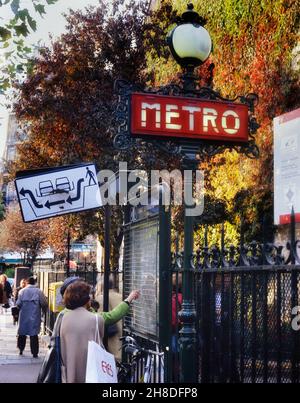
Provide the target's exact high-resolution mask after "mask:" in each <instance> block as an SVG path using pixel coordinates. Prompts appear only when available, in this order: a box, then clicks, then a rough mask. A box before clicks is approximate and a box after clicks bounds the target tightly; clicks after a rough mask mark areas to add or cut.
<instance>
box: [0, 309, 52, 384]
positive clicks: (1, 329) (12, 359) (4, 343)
mask: <svg viewBox="0 0 300 403" xmlns="http://www.w3.org/2000/svg"><path fill="white" fill-rule="evenodd" d="M17 328H18V327H17V325H15V326H14V324H13V319H12V315H11V312H10V309H7V310H2V312H0V383H34V382H36V379H37V374H38V372H39V369H40V366H41V364H42V362H43V358H44V356H45V352H46V347H45V346H44V345H43V344H42V343H41V340H40V351H39V358H33V357H32V354H31V352H30V342H29V337H27V342H26V348H25V350H24V352H23V355H21V356H20V355H19V350H18V349H17V337H16V335H17Z"/></svg>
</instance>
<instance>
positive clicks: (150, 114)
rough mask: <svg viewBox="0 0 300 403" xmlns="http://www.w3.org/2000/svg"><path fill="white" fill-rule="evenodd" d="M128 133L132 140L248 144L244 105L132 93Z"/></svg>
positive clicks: (246, 107) (246, 113) (245, 108)
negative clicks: (143, 138)
mask: <svg viewBox="0 0 300 403" xmlns="http://www.w3.org/2000/svg"><path fill="white" fill-rule="evenodd" d="M130 115H131V116H130V132H131V135H132V136H135V137H146V136H153V137H160V138H161V139H163V138H166V139H167V138H174V137H175V138H180V139H194V140H202V139H203V140H213V141H223V142H231V143H245V142H247V141H248V134H249V127H248V120H249V107H248V105H245V104H240V103H233V102H223V101H222V102H221V101H211V100H203V99H197V98H184V97H174V96H165V95H156V94H151V95H149V94H144V93H132V94H131V114H130Z"/></svg>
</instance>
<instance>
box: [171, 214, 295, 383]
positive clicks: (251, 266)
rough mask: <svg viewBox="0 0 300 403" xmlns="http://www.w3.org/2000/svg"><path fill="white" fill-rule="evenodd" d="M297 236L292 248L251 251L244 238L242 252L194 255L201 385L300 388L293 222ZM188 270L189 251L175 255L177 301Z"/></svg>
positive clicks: (262, 246) (253, 246)
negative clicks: (290, 385)
mask: <svg viewBox="0 0 300 403" xmlns="http://www.w3.org/2000/svg"><path fill="white" fill-rule="evenodd" d="M290 237H291V238H290V239H291V241H289V242H287V243H286V244H285V245H274V244H271V243H257V242H251V243H250V244H248V245H246V244H244V243H243V238H244V237H243V234H241V240H242V241H241V244H240V245H239V246H236V247H234V246H233V245H229V246H227V247H226V246H225V245H224V244H222V243H223V242H221V244H222V245H221V246H220V247H218V246H216V245H214V246H212V247H209V246H208V245H207V243H205V245H204V246H203V247H202V248H200V249H198V250H197V251H196V253H195V254H194V257H193V266H194V268H195V270H194V281H195V290H196V298H195V299H196V333H197V346H198V349H197V350H198V352H199V354H198V375H199V376H198V380H199V382H203V383H220V382H221V383H225V382H236V383H298V382H299V376H300V374H299V370H300V333H299V331H300V326H299V324H300V323H299V324H297V317H296V315H297V314H299V313H300V307H299V308H297V307H298V305H300V241H296V239H295V223H293V220H292V224H291V227H290ZM205 238H206V237H205ZM220 239H224V233H221V234H220ZM182 264H183V253H178V252H177V253H175V254H174V259H173V266H172V272H173V276H175V277H176V280H177V281H176V283H175V284H176V285H175V287H174V293H175V294H176V295H177V296H178V294H180V276H181V272H182ZM293 321H294V325H296V327H295V326H293V327H294V329H293V327H292V322H293ZM178 323H179V325H178V330H177V337H178V336H179V332H180V321H179V320H178ZM298 328H299V331H297V329H298ZM178 359H179V356H178V355H176V354H175V355H174V354H173V356H172V361H173V362H172V367H173V368H174V367H175V368H177V372H176V371H175V372H174V371H173V374H172V375H170V379H171V380H172V381H178V380H179V372H180V363H179V362H178Z"/></svg>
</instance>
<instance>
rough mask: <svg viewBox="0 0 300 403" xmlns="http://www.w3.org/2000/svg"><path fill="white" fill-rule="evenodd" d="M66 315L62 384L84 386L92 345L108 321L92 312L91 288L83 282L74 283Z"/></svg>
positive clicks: (62, 336) (66, 296) (68, 294)
mask: <svg viewBox="0 0 300 403" xmlns="http://www.w3.org/2000/svg"><path fill="white" fill-rule="evenodd" d="M64 302H65V305H66V308H68V310H66V312H65V313H64V316H63V319H62V322H61V328H60V343H61V357H62V382H63V383H84V382H85V372H86V361H87V351H88V342H89V341H90V340H95V334H96V324H97V323H98V327H99V333H100V338H101V340H102V338H103V334H104V320H103V318H102V317H100V316H98V321H96V316H95V315H94V314H93V313H91V312H89V311H88V309H89V308H90V286H89V285H88V284H87V283H85V282H83V281H75V282H74V283H73V284H70V285H69V286H68V287H67V289H66V291H65V294H64Z"/></svg>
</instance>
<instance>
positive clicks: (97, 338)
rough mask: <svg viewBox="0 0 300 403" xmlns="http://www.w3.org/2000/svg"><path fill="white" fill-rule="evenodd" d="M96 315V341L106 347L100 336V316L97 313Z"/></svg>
mask: <svg viewBox="0 0 300 403" xmlns="http://www.w3.org/2000/svg"><path fill="white" fill-rule="evenodd" d="M95 317H96V329H95V342H96V343H97V344H99V345H100V346H101V347H103V348H104V346H103V343H102V340H101V337H100V332H99V318H98V315H97V314H95Z"/></svg>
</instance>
